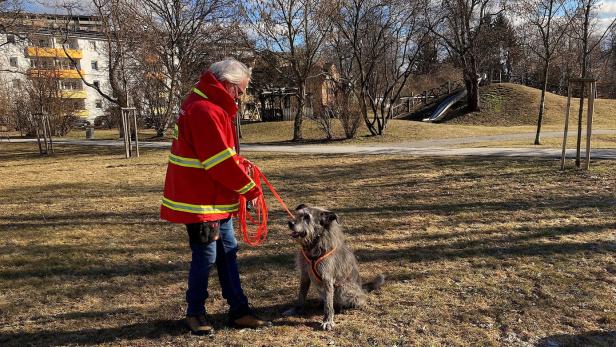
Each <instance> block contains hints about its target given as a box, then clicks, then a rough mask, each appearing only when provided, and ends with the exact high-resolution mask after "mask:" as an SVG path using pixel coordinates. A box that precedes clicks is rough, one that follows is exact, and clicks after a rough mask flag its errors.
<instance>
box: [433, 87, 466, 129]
mask: <svg viewBox="0 0 616 347" xmlns="http://www.w3.org/2000/svg"><path fill="white" fill-rule="evenodd" d="M464 97H466V89H462V90H460V91H458V92H455V93H453V94H452V95H450V96H448V97H447V98H446V99H445V100H443V101H442V102H441V103H440V104H439V105H438V106H437V107H436V108H435V109H434V111H432V114H431V115H430V117H428V118H424V119H423V121H424V122H431V123H432V122H438V121H440V120H441V119H443V118H444V117H445V114H446V113H447V110H449V108H450V107H451V106H452V105H453V104H455V103H456V102H458V101H460V100H462V98H464Z"/></svg>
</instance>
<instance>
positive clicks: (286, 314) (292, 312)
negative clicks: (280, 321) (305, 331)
mask: <svg viewBox="0 0 616 347" xmlns="http://www.w3.org/2000/svg"><path fill="white" fill-rule="evenodd" d="M299 314H300V312H299V310H298V309H297V308H296V307H291V308H290V309H288V310H286V311H284V312H283V313H282V315H283V316H284V317H291V316H299Z"/></svg>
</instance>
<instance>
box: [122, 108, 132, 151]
mask: <svg viewBox="0 0 616 347" xmlns="http://www.w3.org/2000/svg"><path fill="white" fill-rule="evenodd" d="M121 113H122V131H124V152H125V156H126V158H130V149H129V148H128V138H129V137H130V134H129V133H128V128H127V124H126V123H128V122H127V121H126V111H125V110H124V109H121Z"/></svg>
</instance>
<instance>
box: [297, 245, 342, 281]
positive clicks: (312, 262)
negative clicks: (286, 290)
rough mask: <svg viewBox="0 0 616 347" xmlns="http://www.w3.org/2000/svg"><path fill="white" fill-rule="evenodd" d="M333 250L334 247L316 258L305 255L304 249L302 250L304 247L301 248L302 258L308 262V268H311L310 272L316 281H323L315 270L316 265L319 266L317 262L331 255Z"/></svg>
mask: <svg viewBox="0 0 616 347" xmlns="http://www.w3.org/2000/svg"><path fill="white" fill-rule="evenodd" d="M335 250H336V247H334V248H333V249H332V250H331V251H329V252H327V253H325V254H323V255H322V256H320V257H318V258H316V259H311V258H310V257H308V255H306V251H304V249H303V248H302V254H303V255H304V258H305V259H306V261H307V262H308V263H310V270H312V274H313V275H314V278H315V279H316V280H317V282H319V283H321V282H323V277H321V275H319V272H318V271H317V270H318V269H317V266H319V263H320V262H321V261H323V259H325V258H327V257H329V256H330V255H332V253H334V251H335Z"/></svg>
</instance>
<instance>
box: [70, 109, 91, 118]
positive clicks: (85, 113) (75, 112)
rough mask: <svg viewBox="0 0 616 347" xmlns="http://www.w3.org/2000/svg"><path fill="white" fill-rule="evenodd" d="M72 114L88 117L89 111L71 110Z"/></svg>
mask: <svg viewBox="0 0 616 347" xmlns="http://www.w3.org/2000/svg"><path fill="white" fill-rule="evenodd" d="M73 114H74V115H75V116H77V117H81V118H88V116H89V115H90V111H88V110H75V111H74V112H73Z"/></svg>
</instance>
